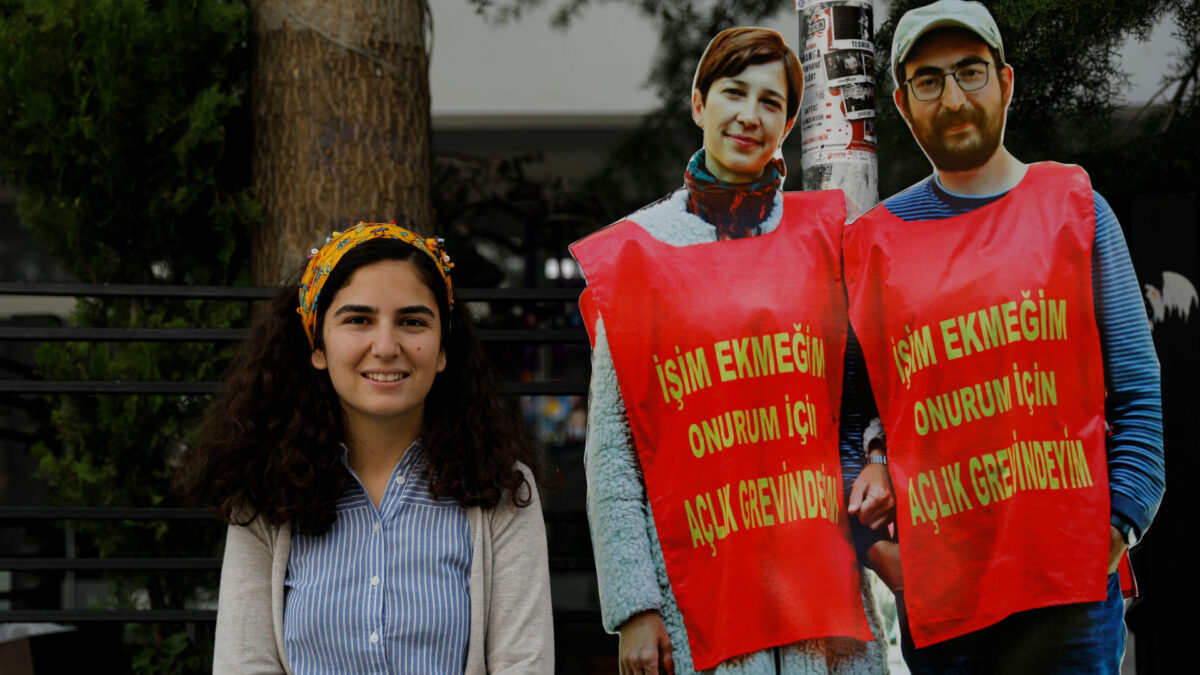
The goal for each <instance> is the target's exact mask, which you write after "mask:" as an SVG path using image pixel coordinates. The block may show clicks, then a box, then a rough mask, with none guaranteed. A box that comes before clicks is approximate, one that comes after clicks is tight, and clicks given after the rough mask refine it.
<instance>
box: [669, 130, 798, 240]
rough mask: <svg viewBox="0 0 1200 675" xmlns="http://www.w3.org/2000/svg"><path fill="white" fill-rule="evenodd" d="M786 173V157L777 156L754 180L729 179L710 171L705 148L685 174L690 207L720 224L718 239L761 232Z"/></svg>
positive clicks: (705, 219) (705, 218)
mask: <svg viewBox="0 0 1200 675" xmlns="http://www.w3.org/2000/svg"><path fill="white" fill-rule="evenodd" d="M786 175H787V168H786V167H785V166H784V164H783V158H782V157H776V158H774V159H772V160H771V161H769V162H767V166H766V167H765V168H764V169H763V173H762V176H760V177H759V178H758V179H757V180H755V181H754V182H751V183H726V182H725V181H722V180H718V179H717V177H716V176H714V175H712V173H711V172H709V170H708V167H707V166H706V165H705V164H704V150H703V149H701V150H699V151H697V152H696V154H695V155H692V161H690V162H688V168H687V171H686V172H684V174H683V180H684V185H686V187H687V191H688V201H687V210H688V211H689V212H690V213H694V214H695V215H697V216H699V217H700V218H702V219H703V220H704V221H705V222H707V223H709V224H710V225H712V226H713V227H715V228H717V239H718V240H722V239H741V238H743V237H750V236H754V235H757V234H759V233H760V228H761V225H762V221H763V220H765V219H766V217H767V215H768V214H769V213H771V208H772V207H773V206H774V204H775V193H776V192H778V191H779V189H780V188H781V187H782V186H783V178H784V176H786Z"/></svg>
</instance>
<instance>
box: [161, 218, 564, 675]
mask: <svg viewBox="0 0 1200 675" xmlns="http://www.w3.org/2000/svg"><path fill="white" fill-rule="evenodd" d="M452 267H453V264H452V263H451V262H450V258H449V256H448V255H447V254H446V253H445V251H444V250H443V248H442V246H441V243H440V240H436V239H425V238H422V237H420V236H418V235H416V234H414V233H412V232H409V231H407V230H405V229H404V228H402V227H399V226H397V225H395V224H378V223H372V224H368V223H360V224H359V225H358V226H356V227H354V228H352V229H350V230H347V231H345V232H341V233H338V232H335V233H333V236H332V237H331V239H330V240H329V241H328V242H327V243H326V244H325V245H324V246H323V247H322V248H320V249H319V250H318V249H314V250H313V252H312V255H311V259H310V261H309V263H308V265H307V267H306V269H305V271H304V274H303V277H302V279H301V281H300V284H299V293H297V291H296V290H295V288H296V287H295V286H292V287H291V288H292V290H286V291H284V292H283V293H281V294H280V295H279V296H278V297H277V298H276V299H275V301H274V302H273V305H272V310H271V313H270V315H269V316H268V317H267V318H266V320H265V321H264V322H263V323H262V325H260V326H259V327H258V328H257V329H256V331H255V333H254V336H253V337H252V338H251V340H250V344H249V345H248V346H247V348H246V349H245V351H244V352H243V353H242V355H241V357H240V358H239V360H238V361H237V362H236V363H235V365H234V367H233V369H232V373H231V375H230V376H229V379H228V381H227V383H226V386H225V388H224V390H223V391H222V393H221V394H220V395H219V396H218V398H217V400H216V402H215V404H214V406H213V408H212V410H211V411H210V413H209V416H208V418H207V419H206V420H205V422H204V425H203V428H202V431H201V436H200V441H199V444H198V447H197V448H196V449H195V451H193V452H192V453H190V455H188V456H187V457H186V459H185V461H184V464H183V466H182V467H181V476H182V485H183V487H184V494H185V496H186V497H189V498H190V499H192V500H193V501H196V502H200V503H207V504H210V505H213V506H214V507H215V508H214V510H215V511H216V512H217V513H218V514H219V515H220V516H221V517H222V518H224V519H225V520H226V522H228V523H229V533H228V538H227V541H226V545H225V560H224V565H223V567H222V571H221V588H220V598H219V606H218V612H217V640H216V654H215V660H214V670H215V671H216V672H221V673H223V672H229V673H245V672H288V673H334V672H422V673H485V672H495V671H502V670H503V671H506V672H528V673H540V672H549V671H551V670H552V669H553V651H552V650H553V637H552V623H551V610H550V583H549V571H548V566H547V559H546V539H545V532H544V527H543V521H542V514H541V509H540V508H539V506H538V496H537V490H536V487H535V484H534V478H533V472H532V470H531V468H530V467H532V466H533V465H534V462H533V456H532V454H531V453H530V450H529V448H528V446H527V444H526V442H525V440H524V436H523V433H522V432H521V427H520V426H519V425H520V423H519V421H518V420H517V418H516V417H515V416H514V415H512V414H510V413H509V412H508V411H507V410H506V409H504V408H503V407H502V406H501V405H500V403H499V401H498V400H497V396H496V392H495V388H494V384H493V376H492V372H491V368H490V366H489V365H488V363H487V362H486V360H485V357H484V355H483V352H482V350H481V349H480V345H479V341H478V339H477V337H476V335H475V331H474V328H473V326H472V322H471V318H470V313H469V312H468V311H467V310H466V309H465V308H464V307H462V306H461V305H458V304H456V303H455V301H454V293H453V289H452V285H451V281H450V271H451V268H452Z"/></svg>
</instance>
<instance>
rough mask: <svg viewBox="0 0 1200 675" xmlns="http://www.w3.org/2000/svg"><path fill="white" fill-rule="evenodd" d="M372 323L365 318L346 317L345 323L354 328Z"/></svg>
mask: <svg viewBox="0 0 1200 675" xmlns="http://www.w3.org/2000/svg"><path fill="white" fill-rule="evenodd" d="M370 321H371V320H370V319H368V318H367V317H365V316H348V317H346V321H345V323H348V324H350V325H352V326H361V325H365V324H367V323H370Z"/></svg>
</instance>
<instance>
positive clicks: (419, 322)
mask: <svg viewBox="0 0 1200 675" xmlns="http://www.w3.org/2000/svg"><path fill="white" fill-rule="evenodd" d="M400 325H401V326H404V327H406V328H422V327H425V326H428V325H429V323H428V322H426V321H425V319H421V318H417V317H411V316H410V317H406V318H403V319H400Z"/></svg>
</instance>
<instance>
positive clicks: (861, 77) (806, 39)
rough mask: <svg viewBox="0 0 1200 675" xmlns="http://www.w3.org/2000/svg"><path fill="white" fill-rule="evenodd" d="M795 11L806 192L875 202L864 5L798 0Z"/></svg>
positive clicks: (868, 27) (871, 62)
mask: <svg viewBox="0 0 1200 675" xmlns="http://www.w3.org/2000/svg"><path fill="white" fill-rule="evenodd" d="M796 7H797V9H798V10H800V12H799V16H800V37H801V39H802V42H803V45H804V50H803V54H802V56H801V64H802V66H803V68H804V97H803V100H802V102H801V108H800V138H801V147H802V148H803V159H802V167H801V168H802V170H803V172H804V186H805V189H810V190H811V189H826V188H830V187H840V188H842V189H844V190H847V195H848V196H850V197H851V198H852V199H854V200H855V201H856V202H858V203H860V204H861V203H863V202H868V203H874V200H875V198H876V196H875V195H876V194H877V190H876V179H875V175H876V168H875V165H876V152H875V45H874V42H873V40H874V31H875V27H874V10H873V7H872V5H871V2H869V0H820V1H817V2H812V1H811V0H810V1H805V0H798V1H797V3H796ZM834 165H840V166H842V167H843V169H844V170H840V169H839V170H835V166H834ZM834 174H841V175H840V176H839V177H837V178H835V177H834Z"/></svg>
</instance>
